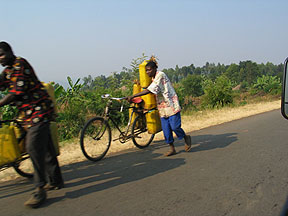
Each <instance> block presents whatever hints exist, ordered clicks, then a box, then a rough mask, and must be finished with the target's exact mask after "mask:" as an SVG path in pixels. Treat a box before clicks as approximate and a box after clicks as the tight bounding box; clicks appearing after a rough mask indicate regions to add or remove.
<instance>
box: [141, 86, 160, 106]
mask: <svg viewBox="0 0 288 216" xmlns="http://www.w3.org/2000/svg"><path fill="white" fill-rule="evenodd" d="M143 90H144V89H143ZM141 98H142V99H143V101H144V103H143V108H144V109H153V108H156V107H157V103H156V96H155V95H154V94H153V93H149V94H146V95H143V96H141Z"/></svg>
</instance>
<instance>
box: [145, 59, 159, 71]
mask: <svg viewBox="0 0 288 216" xmlns="http://www.w3.org/2000/svg"><path fill="white" fill-rule="evenodd" d="M147 66H148V67H151V68H156V69H157V68H158V66H157V64H156V63H155V62H154V61H149V62H148V63H147V64H146V67H147Z"/></svg>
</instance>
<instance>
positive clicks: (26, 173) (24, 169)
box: [13, 155, 34, 178]
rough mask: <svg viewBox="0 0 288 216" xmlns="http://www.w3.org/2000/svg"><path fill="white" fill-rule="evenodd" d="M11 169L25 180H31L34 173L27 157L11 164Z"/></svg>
mask: <svg viewBox="0 0 288 216" xmlns="http://www.w3.org/2000/svg"><path fill="white" fill-rule="evenodd" d="M13 168H14V169H15V171H16V172H17V173H18V174H19V175H21V176H23V177H26V178H32V177H33V173H34V168H33V164H32V161H31V159H30V157H29V156H28V155H25V156H23V157H22V159H21V160H19V161H17V162H14V163H13Z"/></svg>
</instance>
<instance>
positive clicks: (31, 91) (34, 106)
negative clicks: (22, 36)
mask: <svg viewBox="0 0 288 216" xmlns="http://www.w3.org/2000/svg"><path fill="white" fill-rule="evenodd" d="M5 89H8V92H9V93H10V94H13V95H15V101H14V103H15V105H16V106H17V108H18V110H19V115H18V117H19V119H20V120H21V121H22V123H23V125H24V126H27V127H28V128H29V127H31V126H34V125H35V124H37V123H39V122H43V121H45V120H47V121H50V120H52V119H53V118H54V107H53V103H52V100H51V98H50V97H49V95H48V93H47V91H46V90H45V89H44V86H43V85H42V84H41V82H40V81H39V80H38V78H37V76H36V74H35V73H34V70H33V68H32V67H31V65H30V64H29V63H28V62H27V61H26V60H25V59H24V58H21V57H17V58H16V60H15V62H14V64H13V66H12V67H6V68H5V69H4V70H3V72H2V73H1V75H0V90H1V91H4V90H5Z"/></svg>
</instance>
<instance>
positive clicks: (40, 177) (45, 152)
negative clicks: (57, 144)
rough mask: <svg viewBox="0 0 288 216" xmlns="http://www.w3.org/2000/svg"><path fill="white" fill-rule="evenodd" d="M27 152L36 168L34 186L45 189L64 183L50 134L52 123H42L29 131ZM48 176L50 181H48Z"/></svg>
mask: <svg viewBox="0 0 288 216" xmlns="http://www.w3.org/2000/svg"><path fill="white" fill-rule="evenodd" d="M25 141H26V150H27V152H28V154H29V155H30V158H31V161H32V163H33V167H34V184H35V186H36V187H43V186H44V185H45V184H46V183H47V180H48V181H49V182H50V184H56V185H57V184H61V183H63V179H62V175H61V171H60V167H59V164H58V160H57V156H56V153H55V149H54V145H53V142H52V138H51V133H50V123H49V122H42V123H39V124H37V125H35V126H33V127H31V128H29V129H28V130H27V135H26V140H25ZM46 176H47V177H48V179H46Z"/></svg>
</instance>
